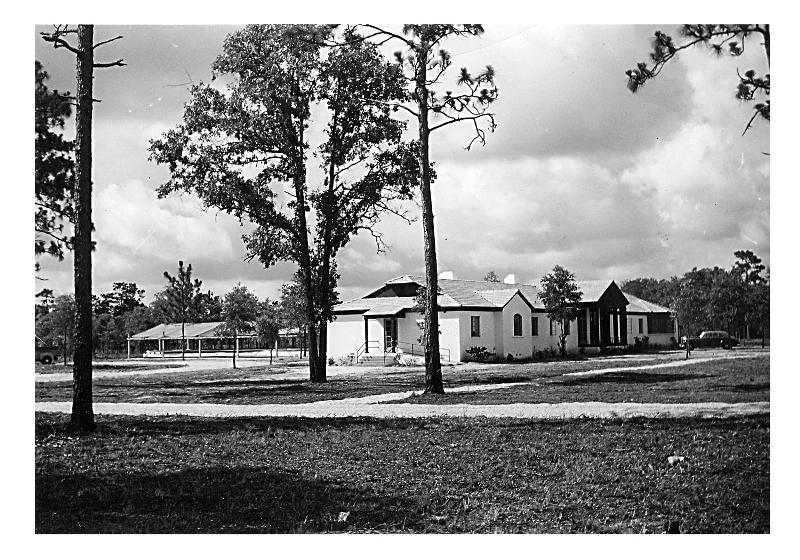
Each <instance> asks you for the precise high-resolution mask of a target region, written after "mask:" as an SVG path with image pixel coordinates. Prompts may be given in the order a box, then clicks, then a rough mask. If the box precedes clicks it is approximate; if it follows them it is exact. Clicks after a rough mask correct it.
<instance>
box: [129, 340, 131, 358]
mask: <svg viewBox="0 0 800 560" xmlns="http://www.w3.org/2000/svg"><path fill="white" fill-rule="evenodd" d="M128 359H129V360H130V359H131V339H130V338H128Z"/></svg>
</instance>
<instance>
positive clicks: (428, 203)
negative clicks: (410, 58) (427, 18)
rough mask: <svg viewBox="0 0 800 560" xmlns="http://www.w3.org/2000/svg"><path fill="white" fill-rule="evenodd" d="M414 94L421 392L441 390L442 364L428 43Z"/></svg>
mask: <svg viewBox="0 0 800 560" xmlns="http://www.w3.org/2000/svg"><path fill="white" fill-rule="evenodd" d="M417 58H418V60H417V64H418V65H419V67H418V68H417V77H416V82H417V83H416V93H417V102H418V104H419V151H420V160H421V163H422V184H421V185H420V194H421V196H422V230H423V232H424V236H425V281H426V285H427V291H426V295H425V298H426V301H425V331H424V338H425V393H439V394H443V393H444V386H443V384H442V364H441V358H440V356H439V312H438V302H437V299H438V297H437V296H438V293H439V277H438V270H437V263H436V237H435V235H434V229H433V200H432V197H431V165H430V148H429V137H430V129H429V127H428V88H427V86H426V85H425V82H426V80H427V64H426V62H427V60H428V46H427V44H426V43H422V45H421V47H420V52H419V56H418V57H417Z"/></svg>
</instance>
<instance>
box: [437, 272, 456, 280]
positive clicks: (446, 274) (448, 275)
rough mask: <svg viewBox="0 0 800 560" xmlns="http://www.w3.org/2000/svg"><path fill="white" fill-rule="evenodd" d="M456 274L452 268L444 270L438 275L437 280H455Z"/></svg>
mask: <svg viewBox="0 0 800 560" xmlns="http://www.w3.org/2000/svg"><path fill="white" fill-rule="evenodd" d="M455 279H456V275H455V274H453V271H452V270H446V271H445V272H442V273H441V274H440V275H439V280H455Z"/></svg>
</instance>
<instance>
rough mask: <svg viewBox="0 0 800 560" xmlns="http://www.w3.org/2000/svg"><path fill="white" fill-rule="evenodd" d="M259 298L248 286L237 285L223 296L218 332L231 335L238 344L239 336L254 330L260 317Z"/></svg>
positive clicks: (234, 355) (234, 352) (235, 349)
mask: <svg viewBox="0 0 800 560" xmlns="http://www.w3.org/2000/svg"><path fill="white" fill-rule="evenodd" d="M258 311H259V305H258V298H257V297H256V295H255V294H253V293H251V292H250V290H248V289H247V287H246V286H242V285H241V284H238V285H236V286H235V287H234V288H233V289H232V290H231V291H230V292H228V293H227V294H225V297H224V298H222V324H220V326H219V327H217V333H218V334H220V335H223V336H231V337H233V338H234V341H235V343H236V344H238V340H237V339H238V337H239V335H240V334H242V333H245V332H252V331H253V330H254V325H255V322H256V319H257V318H258ZM237 350H238V348H234V351H233V367H234V368H236V352H237Z"/></svg>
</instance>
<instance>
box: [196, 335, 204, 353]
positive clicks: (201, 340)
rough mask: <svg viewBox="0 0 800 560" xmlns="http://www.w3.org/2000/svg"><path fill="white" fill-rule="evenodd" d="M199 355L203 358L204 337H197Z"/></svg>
mask: <svg viewBox="0 0 800 560" xmlns="http://www.w3.org/2000/svg"><path fill="white" fill-rule="evenodd" d="M197 357H198V358H202V357H203V339H202V338H198V339H197Z"/></svg>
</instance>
